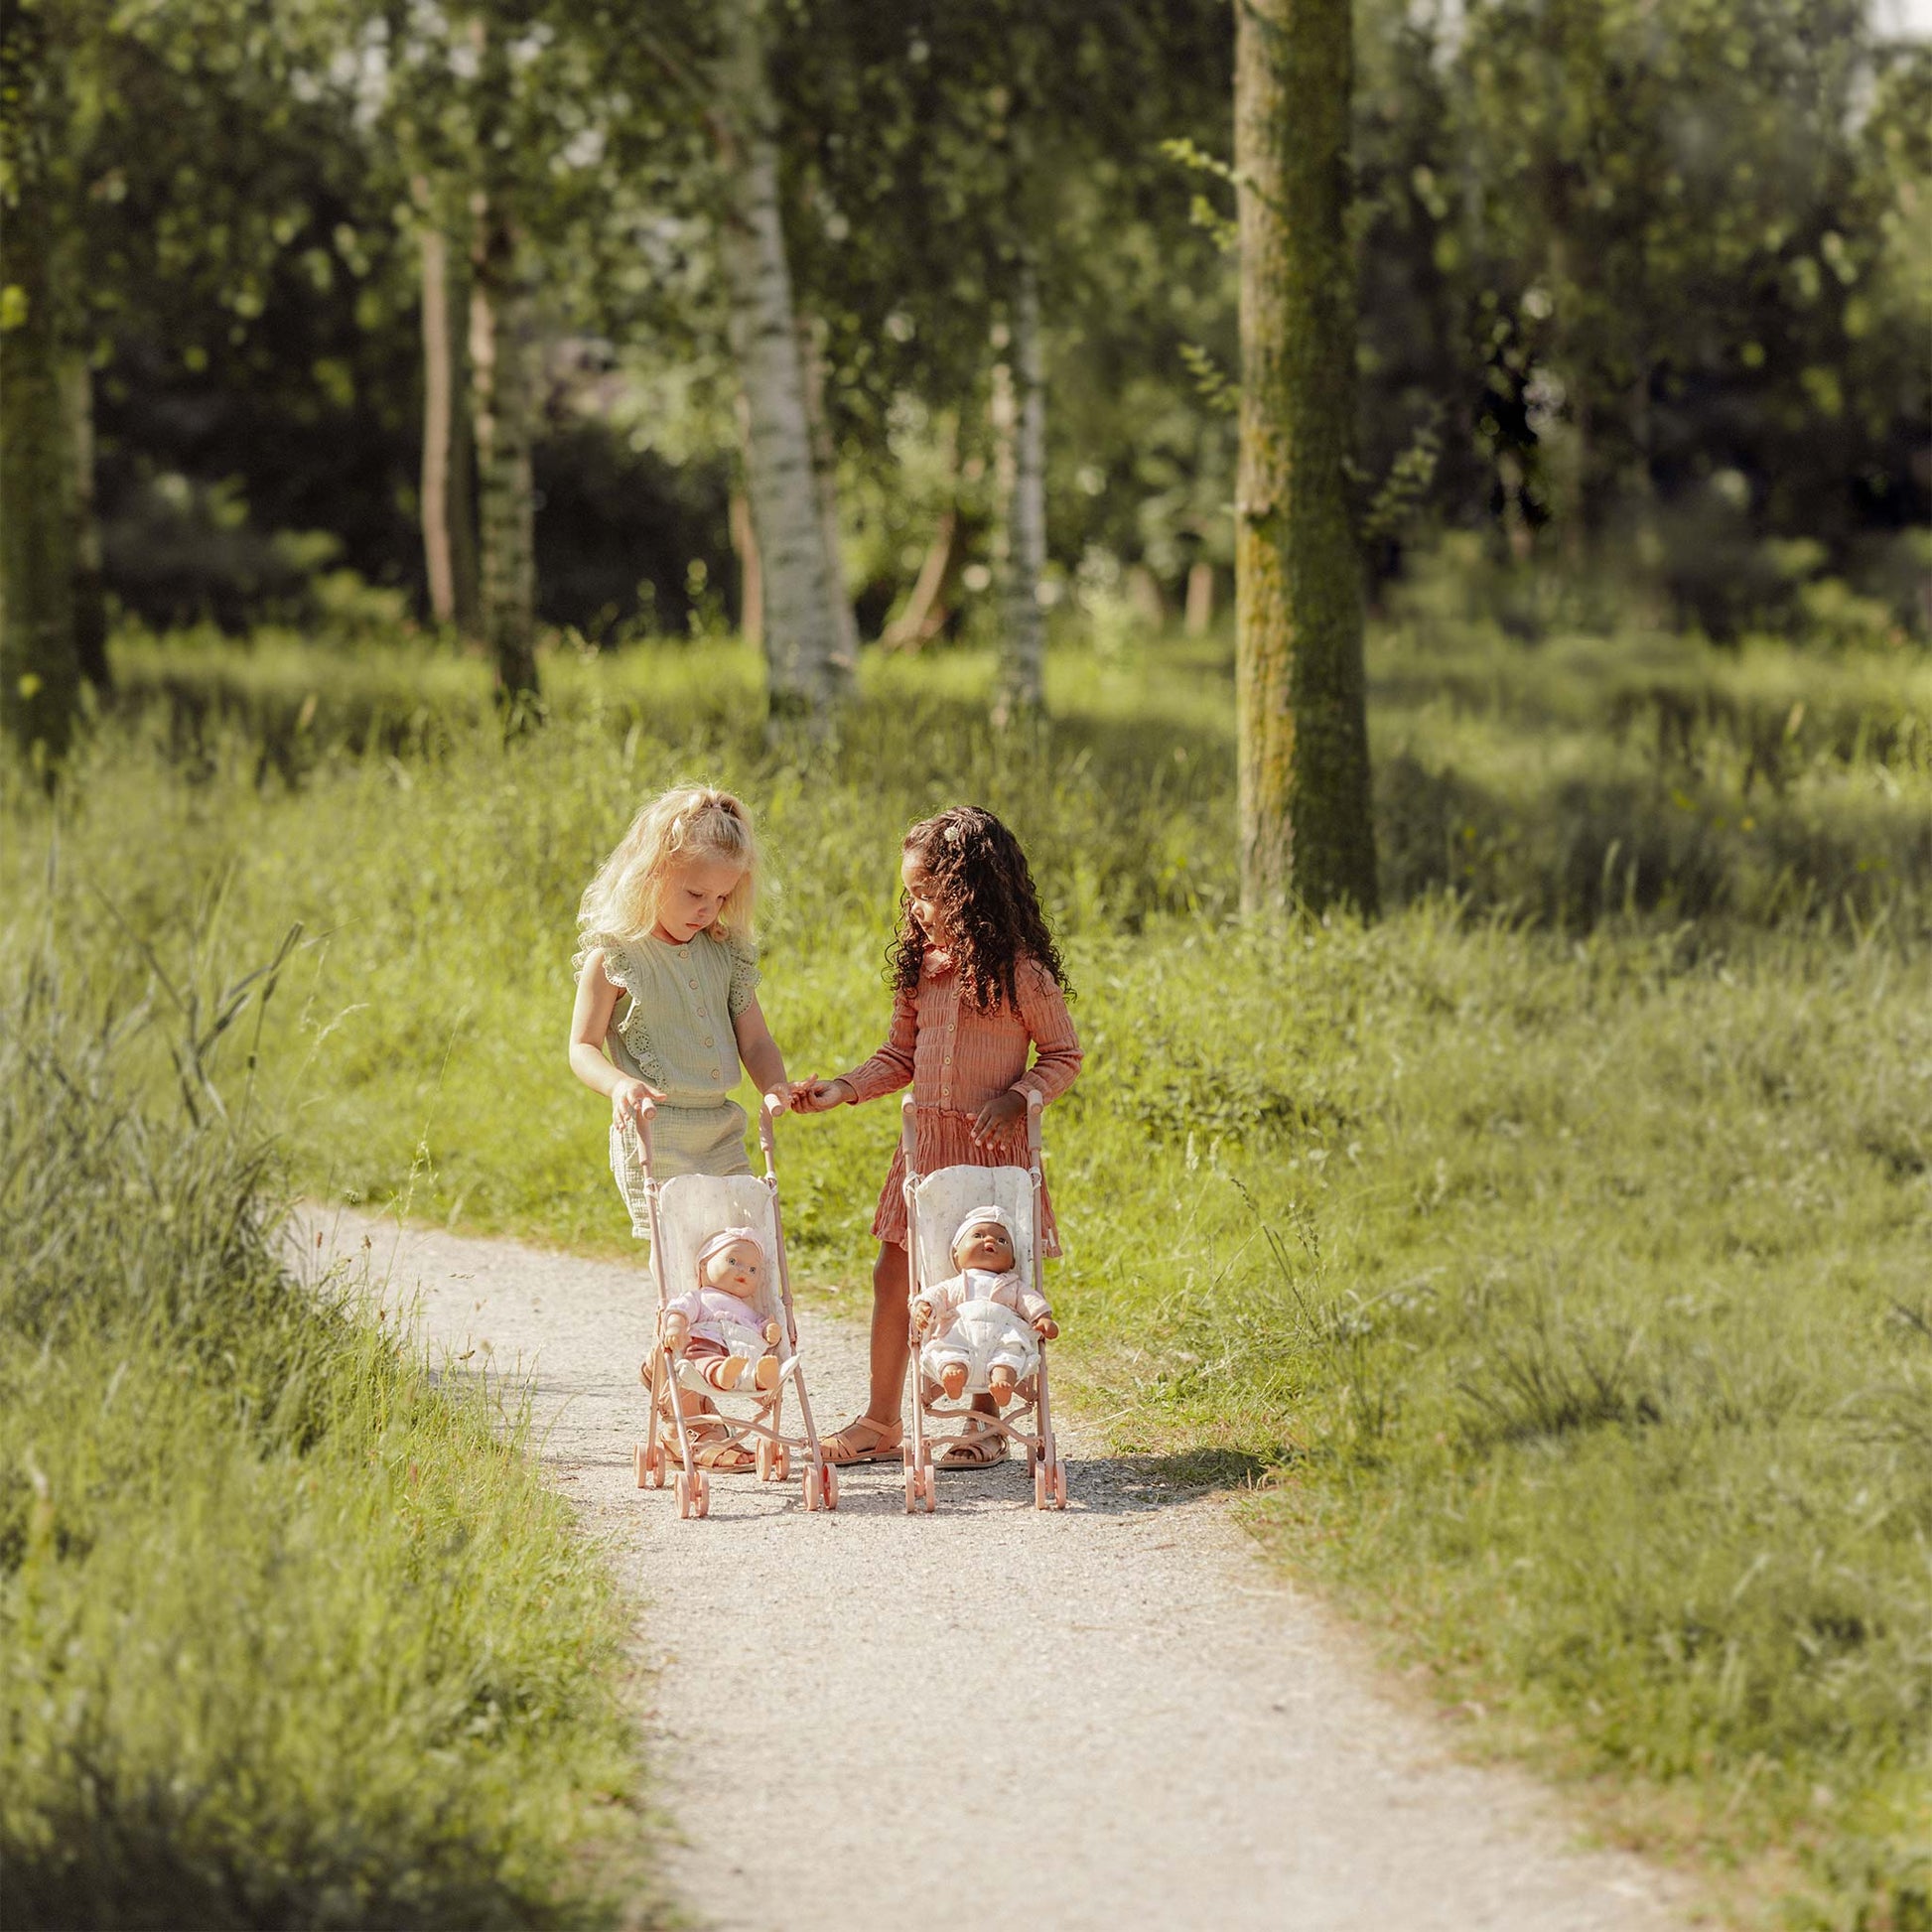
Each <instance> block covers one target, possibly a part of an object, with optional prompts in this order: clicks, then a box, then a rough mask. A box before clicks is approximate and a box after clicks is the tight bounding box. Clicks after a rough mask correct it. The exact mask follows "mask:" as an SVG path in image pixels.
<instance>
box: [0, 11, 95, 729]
mask: <svg viewBox="0 0 1932 1932" xmlns="http://www.w3.org/2000/svg"><path fill="white" fill-rule="evenodd" d="M46 59H47V36H46V27H45V23H44V20H43V18H42V16H41V14H40V11H39V10H38V9H36V8H28V7H19V6H9V7H8V8H7V9H6V10H5V13H4V15H0V182H3V183H4V187H5V193H4V201H3V202H0V713H4V715H5V719H6V723H7V727H8V729H9V730H10V731H11V732H12V733H13V735H14V737H15V739H16V740H17V741H18V742H19V743H20V744H21V746H22V747H23V748H26V749H28V750H30V751H32V750H38V751H39V752H40V753H41V754H42V755H43V756H44V757H46V758H47V759H59V758H60V757H61V756H62V755H63V754H64V753H65V752H66V751H67V749H68V745H69V741H70V740H71V738H72V734H73V721H74V711H75V706H76V702H77V700H78V697H79V689H80V665H79V659H78V657H77V655H76V653H75V649H74V632H73V526H72V523H71V521H70V518H69V494H70V483H71V479H70V477H69V470H68V459H67V434H66V423H65V421H64V419H63V418H64V412H63V409H62V398H61V344H60V331H59V328H58V326H57V321H56V315H55V289H54V272H53V264H54V240H55V233H54V225H55V224H54V205H53V194H52V185H51V183H50V181H49V172H50V166H51V141H50V135H49V130H48V127H47V125H46V122H47V119H48V114H49V108H48V100H47V96H48V90H49V86H50V81H49V77H48V74H47V69H46Z"/></svg>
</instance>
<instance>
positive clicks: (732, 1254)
mask: <svg viewBox="0 0 1932 1932" xmlns="http://www.w3.org/2000/svg"><path fill="white" fill-rule="evenodd" d="M704 1279H705V1286H706V1287H707V1288H718V1289H723V1290H724V1292H725V1293H726V1294H727V1295H736V1296H738V1297H739V1298H740V1299H741V1300H742V1301H746V1302H749V1301H750V1300H751V1299H752V1298H753V1297H754V1296H755V1295H756V1294H757V1293H758V1292H759V1283H760V1282H761V1281H763V1279H764V1256H763V1255H762V1254H761V1253H760V1252H759V1244H758V1243H757V1242H756V1241H734V1242H733V1243H732V1244H731V1246H730V1247H728V1248H720V1249H719V1250H718V1252H717V1253H716V1254H715V1255H713V1256H712V1257H711V1259H710V1260H709V1261H707V1262H706V1263H705V1265H704Z"/></svg>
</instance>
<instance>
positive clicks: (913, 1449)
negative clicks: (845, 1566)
mask: <svg viewBox="0 0 1932 1932" xmlns="http://www.w3.org/2000/svg"><path fill="white" fill-rule="evenodd" d="M1044 1110H1045V1103H1044V1102H1043V1101H1042V1100H1041V1099H1040V1097H1039V1095H1038V1094H1036V1093H1030V1094H1029V1095H1028V1096H1027V1170H1026V1173H1027V1178H1028V1181H1029V1183H1030V1184H1031V1186H1032V1188H1033V1199H1034V1225H1033V1270H1032V1272H1033V1285H1034V1288H1035V1291H1037V1292H1038V1293H1040V1294H1042V1295H1043V1294H1044V1293H1045V1256H1044V1254H1043V1253H1042V1246H1043V1230H1044V1226H1045V1222H1044V1216H1043V1207H1044V1189H1045V1182H1044V1177H1043V1175H1042V1174H1041V1172H1040V1149H1041V1139H1040V1116H1041V1114H1042V1113H1043V1112H1044ZM899 1125H900V1145H901V1146H902V1147H903V1148H904V1150H905V1253H906V1258H907V1262H908V1286H907V1290H906V1297H905V1303H906V1307H905V1324H906V1333H907V1338H908V1340H909V1342H910V1344H911V1347H910V1351H909V1353H908V1355H907V1358H906V1370H905V1372H906V1377H907V1379H908V1380H909V1381H910V1383H911V1385H912V1389H911V1393H912V1436H911V1440H910V1441H909V1442H908V1443H907V1444H906V1446H905V1450H904V1456H903V1460H904V1467H905V1510H906V1514H907V1515H910V1514H911V1513H912V1512H913V1511H914V1510H915V1509H917V1508H918V1506H919V1505H920V1504H921V1503H923V1504H924V1505H925V1508H926V1510H927V1512H928V1513H930V1511H931V1510H932V1509H933V1508H934V1507H935V1506H936V1501H937V1498H936V1493H935V1492H936V1488H937V1484H936V1481H935V1471H934V1469H933V1462H932V1443H931V1441H930V1439H929V1438H928V1437H927V1435H926V1428H925V1425H926V1423H927V1421H928V1420H932V1421H936V1422H952V1421H955V1420H963V1419H964V1418H965V1417H967V1416H975V1417H977V1418H978V1420H979V1422H980V1423H981V1424H982V1425H983V1426H985V1427H987V1428H990V1429H993V1430H996V1431H997V1432H998V1433H999V1435H1000V1436H1001V1438H1002V1439H1003V1440H1004V1441H1007V1442H1012V1443H1018V1444H1020V1445H1021V1446H1022V1447H1023V1448H1024V1449H1026V1451H1027V1456H1028V1460H1029V1461H1031V1462H1032V1464H1033V1469H1034V1507H1035V1509H1064V1508H1065V1507H1066V1464H1065V1463H1064V1462H1062V1461H1061V1460H1060V1459H1059V1455H1058V1451H1057V1449H1055V1447H1054V1442H1053V1411H1052V1405H1051V1403H1050V1401H1049V1400H1048V1397H1047V1391H1046V1338H1045V1337H1044V1336H1043V1335H1042V1336H1040V1337H1039V1367H1038V1368H1037V1369H1036V1370H1035V1373H1034V1375H1033V1376H1032V1377H1031V1378H1030V1380H1031V1381H1032V1384H1033V1393H1032V1394H1031V1395H1027V1394H1017V1395H1016V1397H1015V1400H1014V1401H1013V1402H1012V1403H1010V1404H1009V1405H1008V1407H1007V1409H1006V1411H1005V1412H1004V1413H1002V1414H1001V1415H998V1416H989V1415H986V1414H984V1413H983V1412H982V1411H979V1410H976V1409H974V1408H973V1406H972V1404H971V1402H970V1401H968V1400H962V1401H961V1402H960V1403H957V1404H954V1403H949V1402H947V1401H946V1400H945V1399H944V1398H943V1397H942V1398H941V1399H940V1400H939V1401H937V1402H933V1403H928V1402H927V1401H926V1399H925V1378H924V1377H923V1376H922V1375H921V1374H920V1372H919V1346H920V1342H921V1339H922V1337H921V1336H920V1334H919V1332H918V1329H917V1328H916V1327H915V1326H914V1325H913V1322H912V1303H913V1302H914V1301H916V1300H917V1298H918V1295H919V1291H920V1290H921V1288H922V1287H924V1286H925V1282H924V1267H923V1262H922V1258H921V1255H920V1251H919V1201H918V1191H919V1182H920V1181H921V1180H922V1179H924V1178H926V1177H927V1176H925V1175H922V1174H921V1173H919V1145H918V1115H917V1110H916V1108H915V1106H914V1104H913V1100H912V1096H911V1095H910V1094H907V1095H906V1096H905V1099H904V1100H903V1101H902V1102H901V1103H900V1106H899ZM935 1172H936V1173H945V1172H947V1170H945V1169H937V1170H935ZM981 1172H983V1173H1000V1172H1003V1171H1002V1170H1000V1169H984V1170H981ZM1026 1386H1027V1384H1026V1383H1022V1384H1021V1389H1022V1390H1024V1389H1025V1388H1026ZM968 1393H969V1395H970V1393H971V1392H970V1391H969V1392H968ZM1029 1415H1032V1416H1035V1418H1036V1419H1037V1428H1036V1429H1035V1431H1034V1432H1033V1433H1031V1434H1029V1433H1028V1431H1027V1430H1026V1429H1024V1428H1023V1427H1021V1426H1020V1425H1021V1424H1022V1423H1024V1421H1025V1420H1026V1418H1027V1417H1028V1416H1029ZM1009 1418H1012V1420H1009ZM947 1440H951V1441H957V1440H959V1438H957V1437H953V1438H949V1439H947Z"/></svg>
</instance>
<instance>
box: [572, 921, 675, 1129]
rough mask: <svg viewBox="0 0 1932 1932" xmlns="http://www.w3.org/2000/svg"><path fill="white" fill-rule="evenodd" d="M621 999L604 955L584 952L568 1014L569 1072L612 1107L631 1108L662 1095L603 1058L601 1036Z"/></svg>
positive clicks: (620, 993)
mask: <svg viewBox="0 0 1932 1932" xmlns="http://www.w3.org/2000/svg"><path fill="white" fill-rule="evenodd" d="M622 997H623V989H622V988H621V987H620V986H614V985H613V984H612V983H611V980H610V977H609V976H608V975H607V974H606V972H605V970H604V954H603V953H602V952H601V951H598V950H595V949H593V950H592V951H591V952H589V953H587V954H586V955H585V956H584V970H583V971H582V972H581V973H580V974H578V976H577V1003H576V1005H575V1006H573V1007H572V1008H571V1013H570V1070H571V1071H572V1072H573V1073H574V1074H576V1075H577V1077H578V1078H579V1079H580V1080H582V1081H583V1083H584V1084H585V1085H586V1086H587V1087H589V1088H590V1089H591V1091H592V1092H593V1093H601V1094H603V1095H604V1096H605V1097H606V1098H607V1099H609V1100H610V1101H611V1102H612V1103H613V1104H614V1105H617V1106H628V1107H635V1105H636V1103H637V1101H638V1100H639V1099H640V1098H644V1097H646V1096H647V1097H648V1098H650V1099H652V1100H662V1099H663V1097H664V1096H663V1095H662V1094H661V1093H659V1092H658V1091H657V1090H656V1089H655V1088H654V1087H650V1086H647V1085H645V1083H644V1082H643V1081H642V1080H637V1079H633V1078H632V1077H631V1076H630V1075H629V1074H628V1073H625V1072H623V1071H622V1070H621V1068H619V1067H615V1066H613V1065H612V1064H611V1062H610V1060H609V1059H608V1058H606V1056H605V1052H604V1035H606V1034H608V1033H609V1032H610V1031H611V1016H612V1014H614V1013H615V1012H617V1010H618V1001H619V1000H620V999H621V998H622Z"/></svg>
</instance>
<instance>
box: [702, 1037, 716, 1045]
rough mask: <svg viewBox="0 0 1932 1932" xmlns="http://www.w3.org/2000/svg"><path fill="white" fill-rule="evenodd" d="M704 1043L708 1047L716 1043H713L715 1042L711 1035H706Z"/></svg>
mask: <svg viewBox="0 0 1932 1932" xmlns="http://www.w3.org/2000/svg"><path fill="white" fill-rule="evenodd" d="M704 1043H705V1044H706V1045H707V1046H710V1045H712V1044H713V1043H714V1042H713V1040H712V1037H711V1035H709V1034H706V1035H705V1036H704Z"/></svg>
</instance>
